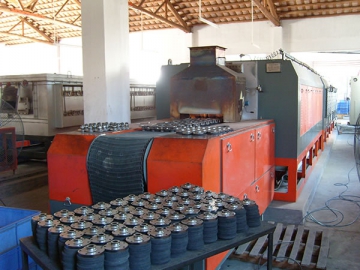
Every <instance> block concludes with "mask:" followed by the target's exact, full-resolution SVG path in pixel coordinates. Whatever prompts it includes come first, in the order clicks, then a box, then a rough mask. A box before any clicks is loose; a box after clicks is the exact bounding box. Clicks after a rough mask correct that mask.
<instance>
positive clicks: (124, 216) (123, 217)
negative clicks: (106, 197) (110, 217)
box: [114, 212, 133, 224]
mask: <svg viewBox="0 0 360 270" xmlns="http://www.w3.org/2000/svg"><path fill="white" fill-rule="evenodd" d="M132 217H133V215H132V214H130V213H125V212H118V213H117V214H116V215H115V216H114V221H116V222H119V223H121V224H124V222H125V220H126V219H129V218H132Z"/></svg>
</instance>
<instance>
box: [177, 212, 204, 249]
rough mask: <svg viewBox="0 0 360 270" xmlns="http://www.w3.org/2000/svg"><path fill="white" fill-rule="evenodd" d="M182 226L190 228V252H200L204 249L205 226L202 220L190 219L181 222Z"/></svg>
mask: <svg viewBox="0 0 360 270" xmlns="http://www.w3.org/2000/svg"><path fill="white" fill-rule="evenodd" d="M181 223H182V224H184V225H186V226H188V227H189V229H188V237H189V241H188V245H187V249H188V250H198V249H202V248H203V247H204V234H203V233H204V232H203V231H204V226H203V221H202V220H201V219H197V218H194V217H189V218H187V219H184V220H182V221H181Z"/></svg>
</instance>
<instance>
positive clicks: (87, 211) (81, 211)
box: [74, 206, 94, 216]
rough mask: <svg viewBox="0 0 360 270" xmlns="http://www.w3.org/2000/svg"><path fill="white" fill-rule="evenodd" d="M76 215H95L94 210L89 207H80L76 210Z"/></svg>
mask: <svg viewBox="0 0 360 270" xmlns="http://www.w3.org/2000/svg"><path fill="white" fill-rule="evenodd" d="M74 213H75V215H77V216H85V215H88V214H92V213H94V209H92V208H90V207H87V206H80V207H79V208H76V209H74Z"/></svg>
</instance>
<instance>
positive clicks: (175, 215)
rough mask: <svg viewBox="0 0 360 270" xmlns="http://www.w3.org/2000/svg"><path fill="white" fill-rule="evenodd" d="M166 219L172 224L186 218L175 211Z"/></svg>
mask: <svg viewBox="0 0 360 270" xmlns="http://www.w3.org/2000/svg"><path fill="white" fill-rule="evenodd" d="M167 218H168V219H170V221H171V222H172V223H173V222H181V221H182V220H184V219H185V218H186V217H185V215H183V214H180V213H178V212H176V211H175V212H174V213H173V214H170V215H169V216H168V217H167Z"/></svg>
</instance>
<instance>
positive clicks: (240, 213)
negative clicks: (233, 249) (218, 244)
mask: <svg viewBox="0 0 360 270" xmlns="http://www.w3.org/2000/svg"><path fill="white" fill-rule="evenodd" d="M225 207H226V209H228V210H230V211H233V212H235V214H236V232H237V233H244V232H247V231H248V229H249V226H248V225H247V220H246V210H245V208H244V207H243V205H242V203H235V202H233V203H229V204H227V205H226V206H225Z"/></svg>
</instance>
